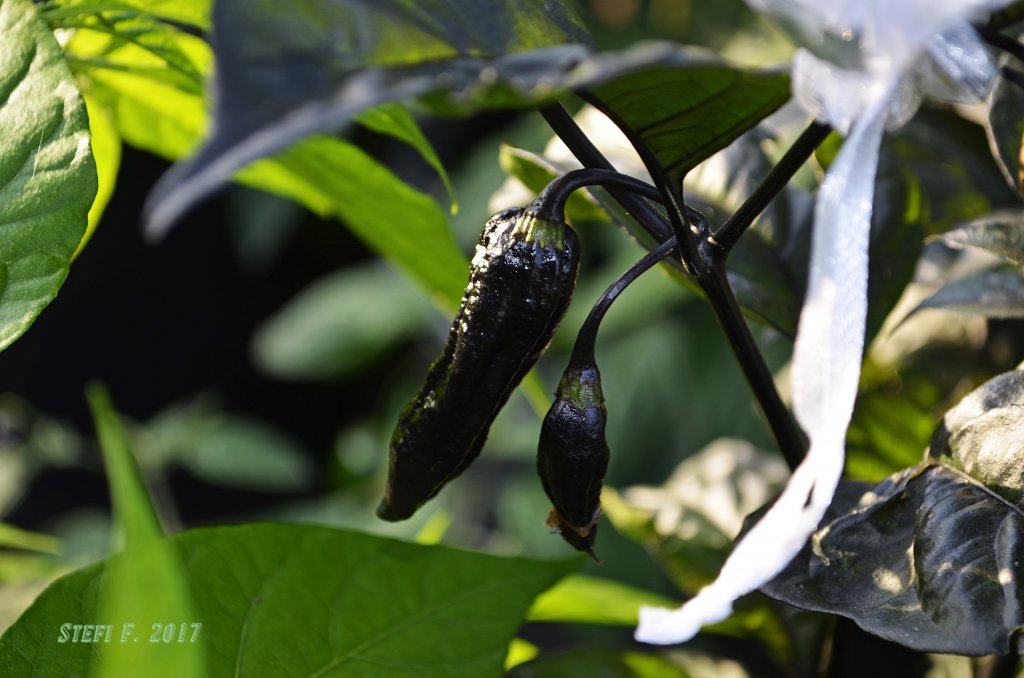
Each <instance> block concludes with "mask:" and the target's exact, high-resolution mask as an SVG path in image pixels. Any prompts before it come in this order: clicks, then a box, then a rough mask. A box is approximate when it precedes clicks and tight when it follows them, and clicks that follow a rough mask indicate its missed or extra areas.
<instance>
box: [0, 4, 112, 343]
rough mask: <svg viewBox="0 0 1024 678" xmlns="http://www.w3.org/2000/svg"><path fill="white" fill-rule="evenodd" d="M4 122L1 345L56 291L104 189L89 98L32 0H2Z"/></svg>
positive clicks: (0, 114) (0, 123) (0, 144)
mask: <svg viewBox="0 0 1024 678" xmlns="http://www.w3.org/2000/svg"><path fill="white" fill-rule="evenodd" d="M0 129H3V130H4V134H3V139H2V140H0V186H2V188H0V241H2V242H3V245H2V247H0V350H2V349H3V348H4V347H6V346H8V345H9V344H10V343H11V342H13V341H14V340H15V339H17V338H18V337H19V336H20V335H21V334H22V333H24V332H25V330H27V329H28V328H29V326H30V325H31V324H32V322H33V321H34V320H35V319H36V317H37V316H38V315H39V313H40V312H41V311H42V310H43V308H45V307H46V305H47V304H49V303H50V301H52V300H53V298H54V297H55V296H56V295H57V290H59V289H60V286H61V284H62V283H63V282H64V279H65V278H66V277H67V274H68V262H69V261H70V260H71V257H72V256H73V254H74V252H75V249H76V248H77V247H78V243H79V242H80V241H81V240H82V236H83V235H84V234H85V230H86V224H87V214H88V212H89V207H90V206H91V205H92V203H93V199H94V197H95V195H96V168H95V166H94V164H93V159H92V152H91V150H90V148H89V121H88V118H87V116H86V111H85V104H84V102H83V101H82V96H81V93H80V92H79V89H78V86H77V85H76V84H75V81H74V79H73V78H72V76H71V72H70V71H69V70H68V68H67V65H66V64H65V63H64V60H63V54H62V53H61V50H60V47H59V46H58V45H57V43H56V41H55V40H54V38H53V34H52V33H51V32H50V30H49V28H47V26H46V24H45V23H43V22H42V21H41V20H40V19H39V17H38V16H37V14H36V9H35V7H34V6H33V4H32V3H31V2H29V1H28V0H6V1H5V2H4V3H3V4H0Z"/></svg>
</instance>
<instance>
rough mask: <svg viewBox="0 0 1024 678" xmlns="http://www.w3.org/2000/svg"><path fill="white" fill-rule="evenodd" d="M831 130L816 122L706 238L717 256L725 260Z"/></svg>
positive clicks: (827, 126)
mask: <svg viewBox="0 0 1024 678" xmlns="http://www.w3.org/2000/svg"><path fill="white" fill-rule="evenodd" d="M831 131H832V128H831V127H830V126H829V125H824V124H822V123H820V122H816V121H815V122H812V123H811V124H810V126H808V127H807V129H805V130H804V131H803V133H802V134H801V135H800V136H799V137H798V138H797V140H796V141H795V142H793V145H792V146H790V148H789V150H787V151H786V153H785V154H784V155H783V156H782V158H781V159H780V160H779V162H778V164H777V165H775V167H773V168H772V169H771V170H770V171H769V172H768V175H767V176H765V178H764V179H762V180H761V183H760V184H758V185H757V188H755V189H754V192H753V193H751V194H750V197H748V198H747V199H746V200H745V201H744V202H743V204H742V205H740V207H739V209H738V210H736V212H735V213H733V215H732V216H731V217H729V219H728V221H726V222H725V224H723V225H722V227H721V228H719V229H718V230H717V231H715V234H714V235H713V236H711V238H710V239H709V243H710V244H711V245H715V246H717V250H718V256H719V257H721V258H723V259H724V258H725V257H726V256H728V254H729V252H731V251H732V248H733V247H734V246H735V245H736V243H737V242H739V239H740V237H741V236H742V235H743V234H744V233H745V232H746V230H747V228H749V227H750V225H751V224H752V223H754V219H756V218H757V216H758V215H759V214H761V212H763V211H764V208H765V207H767V206H768V203H770V202H771V201H772V199H773V198H774V197H775V196H776V195H778V194H779V192H780V191H782V189H783V188H785V186H786V184H788V183H789V181H790V179H792V178H793V175H794V174H796V172H797V170H799V169H800V168H801V167H802V166H803V164H804V163H805V162H807V159H808V158H809V157H811V154H812V153H814V149H816V148H817V147H818V146H820V145H821V142H823V141H824V140H825V137H827V136H828V135H829V132H831Z"/></svg>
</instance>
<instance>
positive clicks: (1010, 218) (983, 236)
mask: <svg viewBox="0 0 1024 678" xmlns="http://www.w3.org/2000/svg"><path fill="white" fill-rule="evenodd" d="M938 237H939V239H941V240H942V242H943V243H945V244H946V245H949V246H950V247H956V248H964V247H977V248H980V249H983V250H987V251H989V252H992V253H994V254H998V255H999V256H1000V257H1002V258H1003V259H1006V260H1007V261H1009V262H1010V263H1014V264H1019V265H1021V266H1024V212H1021V211H1020V210H998V211H996V212H993V213H992V214H989V215H987V216H985V217H982V218H981V219H975V220H974V221H971V222H969V223H966V224H964V225H963V226H959V227H957V228H955V229H953V230H952V231H947V232H945V233H943V234H941V235H940V236H938Z"/></svg>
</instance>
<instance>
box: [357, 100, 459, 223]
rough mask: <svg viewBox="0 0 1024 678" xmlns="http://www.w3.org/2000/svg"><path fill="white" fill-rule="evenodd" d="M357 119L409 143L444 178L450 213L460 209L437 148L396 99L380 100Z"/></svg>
mask: <svg viewBox="0 0 1024 678" xmlns="http://www.w3.org/2000/svg"><path fill="white" fill-rule="evenodd" d="M356 120H357V121H358V122H359V124H360V125H362V126H364V127H366V128H367V129H371V130H373V131H374V132H378V133H380V134H386V135H388V136H391V137H394V138H395V139H398V140H399V141H404V142H405V143H407V144H409V145H410V146H412V147H413V148H414V149H415V150H416V151H417V152H418V153H419V154H420V157H422V158H423V160H424V161H426V163H427V164H428V165H430V166H431V167H432V168H433V169H434V171H435V172H437V175H438V176H439V177H440V178H441V181H442V182H444V188H445V190H446V191H448V200H449V201H450V202H451V205H452V207H451V210H452V214H455V213H457V212H458V211H459V205H458V202H457V201H456V200H455V189H454V188H453V187H452V182H451V179H450V178H449V177H448V172H447V171H445V168H444V165H443V164H442V163H441V158H439V157H437V151H435V150H434V147H433V146H432V145H431V143H430V140H429V139H427V137H426V136H425V135H424V134H423V130H421V129H420V126H419V123H417V122H416V118H414V117H412V115H410V113H409V109H407V108H406V107H405V106H403V105H401V104H397V103H387V104H381V105H380V106H376V107H374V108H371V109H369V110H366V111H363V112H362V113H360V114H359V115H358V116H357V117H356Z"/></svg>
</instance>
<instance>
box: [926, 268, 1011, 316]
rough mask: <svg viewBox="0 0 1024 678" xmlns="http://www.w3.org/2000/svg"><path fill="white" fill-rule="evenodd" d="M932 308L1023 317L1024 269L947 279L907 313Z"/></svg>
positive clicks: (982, 314) (986, 272) (986, 314)
mask: <svg viewBox="0 0 1024 678" xmlns="http://www.w3.org/2000/svg"><path fill="white" fill-rule="evenodd" d="M930 308H936V309H943V310H946V311H955V312H957V313H966V314H970V315H980V316H984V317H986V318H1022V317H1024V271H1021V270H1020V269H1015V268H1000V269H996V270H992V271H983V272H981V273H975V274H973V275H968V276H965V277H963V278H957V279H956V280H951V281H949V282H947V283H946V284H945V285H943V286H942V287H940V288H939V290H938V291H937V292H936V293H935V294H933V295H932V296H930V297H928V298H927V299H925V300H924V301H922V302H921V303H920V304H918V305H917V306H916V307H915V308H914V310H912V311H911V312H910V313H908V314H907V317H908V318H909V317H910V316H912V315H914V314H915V313H920V312H921V311H924V310H927V309H930Z"/></svg>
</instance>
